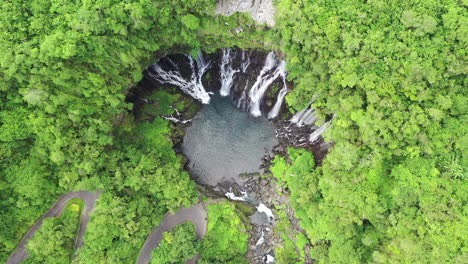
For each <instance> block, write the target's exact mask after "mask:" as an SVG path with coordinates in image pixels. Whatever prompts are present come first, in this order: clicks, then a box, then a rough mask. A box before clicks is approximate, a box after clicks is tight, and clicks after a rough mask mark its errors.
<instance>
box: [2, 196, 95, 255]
mask: <svg viewBox="0 0 468 264" xmlns="http://www.w3.org/2000/svg"><path fill="white" fill-rule="evenodd" d="M99 194H100V192H86V191H78V192H71V193H66V194H64V195H62V196H60V198H59V199H58V200H57V201H56V202H55V203H54V205H52V207H51V208H50V209H49V211H47V213H45V214H43V215H42V216H41V217H40V218H39V219H38V220H37V221H36V223H35V224H34V225H33V226H32V227H31V228H30V229H29V230H28V232H27V233H26V235H24V237H23V239H21V241H20V243H19V244H18V245H17V246H16V248H15V251H14V253H13V254H11V256H10V258H9V259H8V261H7V264H18V263H20V262H21V261H23V260H25V259H26V258H27V257H28V253H27V252H26V244H27V242H28V240H29V239H30V238H32V237H33V236H34V233H35V232H36V231H37V230H38V229H39V228H40V227H41V225H42V221H43V220H44V218H48V217H58V216H60V215H61V214H62V212H63V211H64V209H65V207H66V206H67V203H68V201H70V200H71V199H75V198H79V199H81V200H83V201H84V209H83V212H82V213H81V221H80V230H79V232H78V235H77V238H76V242H75V249H77V248H79V247H81V246H82V245H83V234H84V233H85V232H86V226H87V225H88V222H89V215H90V213H91V212H92V211H93V210H94V206H95V205H96V200H97V198H98V197H99Z"/></svg>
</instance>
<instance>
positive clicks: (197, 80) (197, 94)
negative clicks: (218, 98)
mask: <svg viewBox="0 0 468 264" xmlns="http://www.w3.org/2000/svg"><path fill="white" fill-rule="evenodd" d="M185 57H186V58H187V60H188V62H189V65H190V69H191V76H190V77H189V78H184V77H183V76H182V73H181V72H180V70H179V67H178V66H177V65H176V64H175V63H174V62H173V61H172V60H170V59H168V62H169V64H170V65H171V66H172V69H164V68H163V67H162V66H161V65H160V64H159V63H154V64H153V65H152V69H153V71H154V73H153V72H151V71H149V74H150V75H151V76H152V77H153V78H154V79H156V80H158V81H159V82H161V83H167V84H172V85H174V86H177V87H179V88H180V89H181V90H182V91H183V92H184V93H186V94H188V95H190V96H191V97H193V98H194V99H196V100H198V101H200V102H201V103H203V104H209V103H210V95H209V93H208V92H206V90H205V87H204V86H203V83H202V77H203V74H205V72H206V70H207V69H208V67H209V65H210V63H206V62H205V59H204V58H203V54H202V53H201V52H199V56H198V58H197V59H196V61H195V60H194V59H193V57H192V56H190V55H185Z"/></svg>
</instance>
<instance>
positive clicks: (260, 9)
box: [216, 0, 276, 27]
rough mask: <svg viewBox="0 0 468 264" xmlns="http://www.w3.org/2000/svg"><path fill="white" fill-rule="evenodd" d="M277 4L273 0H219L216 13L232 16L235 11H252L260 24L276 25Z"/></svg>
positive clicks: (251, 13)
mask: <svg viewBox="0 0 468 264" xmlns="http://www.w3.org/2000/svg"><path fill="white" fill-rule="evenodd" d="M275 11H276V10H275V6H274V5H273V0H219V1H218V3H217V5H216V14H220V15H225V16H230V15H232V14H234V13H235V12H241V13H242V12H246V13H250V15H251V16H252V18H253V19H254V20H255V21H257V22H258V23H260V24H267V25H269V26H271V27H273V26H274V25H275Z"/></svg>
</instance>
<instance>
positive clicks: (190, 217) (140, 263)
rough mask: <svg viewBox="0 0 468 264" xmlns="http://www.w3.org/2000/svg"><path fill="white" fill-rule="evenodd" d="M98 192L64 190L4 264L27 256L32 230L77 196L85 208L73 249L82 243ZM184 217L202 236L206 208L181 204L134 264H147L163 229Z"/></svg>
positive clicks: (190, 263) (14, 263)
mask: <svg viewBox="0 0 468 264" xmlns="http://www.w3.org/2000/svg"><path fill="white" fill-rule="evenodd" d="M99 195H100V192H87V191H78V192H71V193H66V194H63V195H62V196H60V198H59V199H58V200H57V201H56V202H55V203H54V205H52V207H51V208H50V209H49V211H47V212H46V213H45V214H43V215H42V216H41V217H40V218H39V219H38V220H37V221H36V223H35V224H34V225H33V226H32V227H31V228H30V229H29V230H28V232H27V233H26V235H24V237H23V239H21V241H20V243H19V244H18V245H17V246H16V248H15V251H14V252H13V254H11V256H10V258H9V259H8V261H7V264H18V263H20V262H22V261H24V260H25V259H26V258H28V256H29V254H28V252H27V251H26V244H27V243H28V240H29V239H30V238H32V237H33V236H34V233H35V232H36V231H37V230H38V229H39V228H40V227H41V225H42V221H43V220H44V219H45V218H48V217H58V216H60V215H61V214H62V213H63V211H64V210H65V207H66V206H67V203H68V201H70V200H71V199H75V198H79V199H81V200H83V201H84V209H83V212H82V214H81V221H80V229H79V232H78V235H77V238H76V242H75V250H76V249H78V248H79V247H81V246H82V245H83V234H84V233H85V232H86V226H87V225H88V222H89V216H90V213H91V212H92V211H93V210H94V207H95V205H96V200H97V199H98V197H99ZM186 221H191V222H193V224H194V225H195V232H196V234H197V237H198V239H201V238H203V237H204V236H205V234H206V229H207V225H208V215H207V211H206V208H205V207H204V205H203V204H202V203H199V204H197V205H194V206H192V207H190V208H181V209H180V210H179V211H178V212H177V213H176V214H170V213H167V214H166V216H165V217H164V219H163V220H162V222H161V223H160V224H159V226H157V227H156V228H155V229H153V231H152V232H151V234H150V235H149V236H148V238H147V239H146V241H145V243H144V244H143V247H142V248H141V250H140V254H139V255H138V260H137V262H136V263H137V264H148V263H149V262H150V259H151V253H152V251H153V249H154V248H156V247H157V246H158V245H159V243H160V242H161V240H162V238H163V233H164V232H167V231H169V230H171V229H172V228H173V227H175V226H176V225H178V224H181V223H183V222H186ZM199 258H200V257H199V256H198V255H197V256H195V257H194V258H192V259H189V260H187V261H186V262H185V263H186V264H195V263H196V262H197V260H198V259H199Z"/></svg>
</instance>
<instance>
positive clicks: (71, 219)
mask: <svg viewBox="0 0 468 264" xmlns="http://www.w3.org/2000/svg"><path fill="white" fill-rule="evenodd" d="M83 206H84V203H83V201H82V200H81V199H72V200H70V201H69V202H68V204H67V206H66V207H65V209H64V211H63V213H62V215H61V216H59V217H48V218H45V219H44V220H43V221H42V225H41V228H40V229H38V230H37V231H36V233H35V234H34V237H33V238H32V239H31V240H29V242H28V244H27V245H26V248H27V251H28V253H29V255H30V256H29V257H28V258H27V259H26V260H25V261H24V262H23V263H31V264H33V263H57V264H65V263H71V261H72V258H73V254H74V250H75V241H76V235H77V233H78V230H79V227H80V219H81V212H82V211H83Z"/></svg>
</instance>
